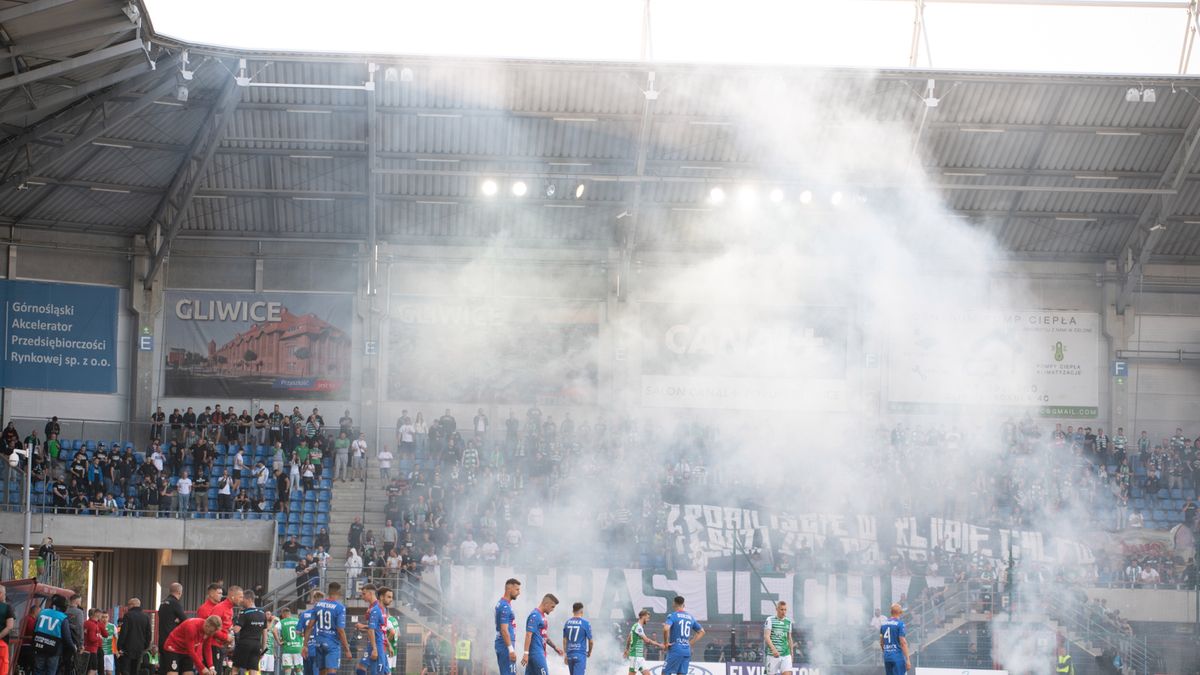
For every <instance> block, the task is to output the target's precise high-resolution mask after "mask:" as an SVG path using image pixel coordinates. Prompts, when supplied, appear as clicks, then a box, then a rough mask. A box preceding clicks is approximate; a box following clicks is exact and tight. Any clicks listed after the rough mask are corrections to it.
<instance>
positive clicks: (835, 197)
mask: <svg viewBox="0 0 1200 675" xmlns="http://www.w3.org/2000/svg"><path fill="white" fill-rule="evenodd" d="M843 198H844V195H842V193H841V192H840V191H838V192H834V193H833V194H831V195H829V203H830V204H833V205H834V206H840V205H841V203H842V199H843Z"/></svg>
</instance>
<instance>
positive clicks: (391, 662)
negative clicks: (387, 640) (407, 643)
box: [387, 654, 396, 672]
mask: <svg viewBox="0 0 1200 675" xmlns="http://www.w3.org/2000/svg"><path fill="white" fill-rule="evenodd" d="M387 661H388V670H391V671H393V672H394V671H395V670H396V655H395V654H392V655H391V656H389V657H387Z"/></svg>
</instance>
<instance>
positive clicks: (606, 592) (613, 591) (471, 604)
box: [442, 565, 946, 635]
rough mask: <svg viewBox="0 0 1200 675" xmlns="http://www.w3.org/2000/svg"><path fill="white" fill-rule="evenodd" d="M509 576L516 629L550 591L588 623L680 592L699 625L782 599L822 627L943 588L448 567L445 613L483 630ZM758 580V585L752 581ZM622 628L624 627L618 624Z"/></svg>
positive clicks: (734, 575)
mask: <svg viewBox="0 0 1200 675" xmlns="http://www.w3.org/2000/svg"><path fill="white" fill-rule="evenodd" d="M510 577H513V578H516V579H518V580H520V581H521V597H520V599H519V600H518V601H517V602H516V603H514V605H515V606H514V610H515V612H516V616H517V618H518V625H524V618H525V616H526V615H528V614H529V612H530V611H532V610H533V608H534V606H535V605H537V603H538V601H539V600H540V599H541V598H542V596H543V595H545V594H546V593H554V594H555V595H556V596H557V597H559V598H560V599H561V600H562V601H563V603H566V604H567V605H568V606H569V605H570V603H573V602H577V601H578V602H582V603H583V604H584V605H586V606H587V608H588V610H587V612H588V617H590V618H591V619H592V621H593V622H597V621H604V622H608V621H619V622H632V621H633V620H634V619H635V618H636V617H637V613H638V612H639V611H641V610H642V609H649V610H650V611H651V612H653V613H654V620H655V621H658V622H661V620H662V617H663V616H665V615H666V614H667V613H668V612H670V611H671V610H670V609H668V607H670V602H671V599H672V598H674V597H675V596H676V595H682V596H683V597H684V598H685V599H686V600H687V608H688V611H689V612H691V613H692V614H693V615H694V616H695V617H696V618H697V619H698V620H700V621H702V622H705V621H707V622H715V623H734V622H741V621H764V620H766V618H767V617H768V616H773V615H774V614H775V603H776V602H777V601H779V600H786V601H788V603H789V604H790V605H791V607H792V612H793V616H795V617H796V619H797V620H799V621H812V622H815V623H822V624H828V625H858V626H865V625H867V621H868V620H869V619H870V617H871V613H872V610H873V608H878V607H886V606H888V605H890V604H891V603H893V602H897V601H899V600H900V598H901V596H907V597H916V596H917V594H919V593H920V592H921V591H923V590H924V589H925V588H926V587H929V586H933V587H938V586H944V585H945V583H946V581H945V579H944V578H943V577H926V576H891V575H884V576H867V575H863V574H835V573H828V572H814V573H811V574H801V573H786V574H785V573H781V572H768V573H761V574H752V573H751V572H749V571H745V572H716V571H712V570H709V571H696V570H674V571H663V570H643V569H598V568H577V567H572V568H570V569H567V568H551V569H547V568H544V567H541V568H521V567H502V566H497V567H481V566H471V567H464V566H461V565H453V566H451V567H450V569H449V572H448V578H446V579H445V580H444V582H443V586H442V587H443V592H444V593H445V594H446V596H448V599H449V603H450V604H449V605H448V606H449V607H451V608H452V609H451V611H452V612H455V613H459V614H461V615H466V616H477V617H480V618H481V624H482V625H484V626H487V625H489V624H490V621H489V620H490V619H491V617H492V608H493V607H494V606H495V604H496V598H497V597H499V595H500V593H501V592H502V591H503V590H504V581H505V580H506V579H508V578H510ZM760 577H761V580H762V583H759V578H760ZM566 616H569V613H567V614H566V615H565V616H564V615H562V614H558V613H556V614H554V615H552V616H551V621H552V623H553V624H554V625H555V626H558V629H557V633H556V632H555V629H554V627H553V626H552V628H551V635H555V634H561V630H562V629H561V625H562V621H563V620H565V619H566ZM625 625H626V627H628V623H625Z"/></svg>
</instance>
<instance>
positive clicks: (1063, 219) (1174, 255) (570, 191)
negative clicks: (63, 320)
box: [0, 0, 1200, 268]
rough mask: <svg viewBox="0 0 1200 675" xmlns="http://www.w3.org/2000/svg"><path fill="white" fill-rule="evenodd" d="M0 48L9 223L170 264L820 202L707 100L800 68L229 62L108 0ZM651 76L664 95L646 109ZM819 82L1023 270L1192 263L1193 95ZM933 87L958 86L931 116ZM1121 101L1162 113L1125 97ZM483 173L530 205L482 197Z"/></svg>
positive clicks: (1199, 180) (1188, 85)
mask: <svg viewBox="0 0 1200 675" xmlns="http://www.w3.org/2000/svg"><path fill="white" fill-rule="evenodd" d="M0 28H2V30H0V40H2V42H0V50H2V51H3V52H4V56H5V57H7V58H3V59H0V125H2V126H0V138H2V139H3V140H2V141H0V166H3V167H4V168H3V171H4V173H3V174H0V224H4V225H16V226H21V227H30V228H48V229H51V230H60V231H87V232H98V233H105V234H113V235H121V236H133V235H141V234H145V235H147V238H148V240H150V241H151V242H159V243H160V246H159V247H158V254H159V257H160V258H162V257H163V256H165V255H166V253H167V251H168V250H169V244H170V242H171V240H172V239H173V238H174V237H175V236H176V235H179V234H185V235H189V236H238V237H243V236H245V237H256V238H258V237H264V236H266V237H287V238H297V239H339V240H355V239H357V240H362V241H364V242H366V241H370V240H371V239H372V236H373V235H374V236H375V237H377V238H378V239H379V240H385V241H396V242H420V243H429V244H435V243H475V242H480V241H484V240H487V239H489V238H491V237H494V236H496V235H497V234H498V233H504V234H505V236H506V237H507V238H508V240H509V241H511V242H513V243H514V244H528V245H537V246H547V245H551V246H568V247H594V248H605V247H609V246H613V245H618V243H626V244H631V245H633V246H637V247H658V248H688V247H691V246H698V245H702V244H703V242H702V241H699V240H698V238H697V237H696V236H695V226H696V223H697V222H698V221H700V220H704V219H712V218H719V217H720V214H719V213H715V214H714V213H713V212H711V211H710V212H705V211H704V210H703V208H698V207H703V205H704V200H705V197H706V196H707V195H708V193H709V190H710V189H711V188H712V186H713V185H715V184H724V185H726V186H731V185H736V184H738V183H739V182H746V181H751V182H759V183H761V184H763V185H764V186H768V185H769V186H775V185H779V186H783V187H784V188H787V189H788V190H791V191H799V190H800V189H807V187H812V188H813V189H820V188H821V187H822V185H821V182H820V177H814V176H811V175H808V174H806V173H805V167H803V166H781V165H764V164H762V163H761V159H760V155H759V154H758V153H757V152H756V151H755V150H756V147H761V145H760V144H761V142H762V139H761V138H756V136H755V134H754V132H753V131H754V130H751V129H744V128H741V127H740V126H739V119H738V118H737V116H736V115H734V114H733V106H732V104H731V102H730V101H728V100H727V97H725V96H722V95H721V93H720V92H721V87H722V85H723V84H724V83H728V82H731V81H737V82H741V83H744V82H748V81H749V82H753V81H757V80H761V81H763V82H768V81H778V80H779V79H780V78H783V79H785V80H786V79H787V78H790V77H793V76H797V77H798V76H799V75H798V73H799V72H800V71H799V70H798V69H771V68H765V67H712V66H703V67H701V66H689V65H661V64H655V65H654V66H653V67H650V66H647V65H646V64H636V63H577V62H547V61H539V62H534V61H482V60H454V59H446V58H437V59H431V58H420V57H413V58H409V57H404V58H401V57H396V56H379V57H377V58H374V57H364V56H362V55H355V56H337V55H328V54H324V55H322V54H269V53H253V52H232V51H229V50H222V49H217V48H207V47H202V46H196V45H191V46H189V45H182V44H178V43H176V42H174V41H172V40H170V39H167V38H164V37H161V36H156V35H155V34H154V32H153V30H152V27H151V26H150V23H149V21H148V18H147V17H146V16H145V13H144V9H143V8H142V6H141V5H140V4H136V3H134V4H126V3H124V2H120V1H117V0H29V1H26V2H17V1H15V0H0ZM185 50H186V58H187V62H186V65H185V64H184V61H183V59H184V57H185ZM240 58H241V59H245V63H244V71H243V70H242V69H241V64H240V63H239V59H240ZM370 61H374V62H375V63H377V64H378V65H379V68H380V70H379V72H377V73H375V84H376V86H375V89H374V91H373V92H370V93H369V92H368V91H367V90H366V89H367V88H366V87H365V86H364V83H365V82H366V81H367V80H368V79H369V77H370V76H369V74H368V65H367V64H368V62H370ZM181 70H186V71H188V72H189V73H194V75H193V76H192V79H186V77H185V75H184V74H183V73H181ZM650 70H653V71H655V73H656V78H657V82H658V83H660V86H659V90H660V91H661V92H662V93H661V95H660V96H659V97H658V98H657V100H654V101H652V102H650V103H649V104H648V103H647V99H646V97H645V96H644V95H643V90H645V89H646V87H647V74H648V72H649V71H650ZM241 74H244V75H245V77H248V78H250V83H251V86H238V84H237V83H236V76H238V75H241ZM811 76H812V75H811V72H809V73H806V74H805V75H804V77H811ZM821 77H822V78H825V79H827V80H830V81H833V82H837V83H844V86H843V87H841V89H840V90H841V91H844V92H845V96H846V97H847V98H848V100H849V99H853V101H851V102H854V103H855V104H857V105H860V106H861V105H864V104H866V105H867V106H868V107H869V109H870V110H871V111H872V112H871V114H872V115H875V116H877V117H878V118H879V119H880V120H884V121H886V122H890V123H896V124H899V125H904V126H905V127H907V128H908V129H909V130H910V133H913V134H918V129H920V131H919V138H920V146H921V153H920V154H921V156H922V162H923V163H924V165H925V169H926V173H927V174H928V176H929V177H930V180H931V182H933V183H934V184H936V186H937V189H938V190H939V191H940V192H941V194H942V195H943V196H944V199H945V202H946V203H947V205H948V206H949V207H950V208H951V209H953V210H954V211H956V212H957V213H959V214H961V215H962V216H964V217H965V218H966V219H967V220H968V222H971V223H973V224H975V226H977V227H980V228H983V229H985V230H987V231H989V232H991V233H993V234H994V236H995V237H996V238H997V239H998V240H999V241H1000V242H1001V243H1002V244H1003V245H1004V246H1005V247H1006V248H1007V249H1008V250H1009V251H1011V252H1012V253H1013V255H1015V256H1018V257H1052V258H1055V259H1065V260H1104V259H1121V260H1124V261H1126V264H1127V265H1136V266H1137V267H1138V268H1140V267H1141V266H1142V265H1144V264H1145V263H1146V262H1150V261H1177V260H1188V261H1195V260H1196V259H1197V258H1198V257H1200V173H1198V172H1197V163H1198V162H1200V158H1198V157H1197V153H1196V152H1194V151H1195V149H1196V145H1197V142H1198V141H1200V97H1198V96H1197V93H1200V81H1198V80H1197V79H1195V78H1190V77H1186V76H1179V77H1174V78H1161V77H1160V78H1153V77H1130V76H1098V75H1097V76H1080V75H1071V76H1066V75H1044V74H1038V75H1031V74H1015V73H976V72H946V71H937V72H930V71H919V70H891V71H883V72H873V73H866V72H862V71H853V70H824V71H821ZM929 79H934V80H936V82H937V87H938V90H939V91H946V90H948V89H952V90H953V95H942V100H941V101H940V103H939V104H938V105H937V107H934V108H927V107H926V103H925V102H924V101H923V100H922V94H921V92H923V91H924V90H925V87H926V82H927V80H929ZM281 84H283V85H289V86H274V85H281ZM263 85H272V86H263ZM180 86H184V87H186V90H187V91H186V96H184V92H182V91H180V90H179V87H180ZM683 87H686V88H687V90H688V91H689V92H692V94H691V95H689V96H686V97H677V96H672V95H671V90H672V88H683ZM1131 88H1133V89H1136V90H1137V94H1138V96H1139V97H1140V96H1144V94H1142V93H1141V92H1142V91H1143V90H1148V89H1153V90H1154V91H1155V95H1154V96H1155V98H1156V101H1155V102H1153V103H1147V102H1143V101H1140V100H1139V101H1136V102H1131V101H1128V100H1127V97H1128V96H1131V92H1130V91H1129V90H1130V89H1131ZM1173 92H1174V93H1173ZM184 98H186V100H181V99H184ZM372 110H373V112H371V111H372ZM368 119H373V120H374V121H375V124H374V125H371V124H368V123H367V121H368ZM372 166H373V167H374V170H373V171H369V167H372ZM368 175H370V176H371V177H370V178H368ZM487 179H495V180H498V181H501V183H502V185H503V184H505V183H506V182H507V181H510V180H517V179H521V180H524V181H526V182H527V183H528V184H529V186H530V194H529V195H528V196H527V197H525V198H523V199H521V200H513V199H508V200H488V199H486V198H484V197H482V196H481V190H480V188H481V185H482V183H483V181H485V180H487ZM580 182H583V183H584V184H585V185H586V191H585V193H584V194H583V197H582V199H578V200H577V199H575V195H574V190H575V186H576V185H577V184H578V183H580ZM548 184H553V185H554V187H555V191H554V194H553V196H547V195H546V191H545V187H546V186H547V185H548ZM845 185H848V186H850V187H849V188H846V189H861V190H865V191H870V190H875V189H890V188H894V187H895V186H886V185H885V186H881V185H878V184H876V183H875V182H874V179H873V178H872V177H870V176H853V175H852V176H850V177H848V178H847V179H846V181H845ZM501 189H503V187H502V188H501ZM830 189H832V188H830ZM838 189H843V188H838ZM372 204H373V205H374V209H373V211H374V214H375V217H374V218H369V217H368V215H369V214H370V213H371V212H372V208H371V207H370V205H372ZM625 212H633V213H636V214H637V216H636V218H637V220H638V224H637V233H638V234H637V239H636V241H633V242H629V241H627V240H626V239H627V237H628V236H629V234H628V232H627V231H626V230H622V229H621V228H622V227H623V225H622V224H621V223H622V219H621V218H620V217H619V216H621V215H622V214H623V213H625ZM1160 225H1161V227H1160ZM160 262H161V260H160Z"/></svg>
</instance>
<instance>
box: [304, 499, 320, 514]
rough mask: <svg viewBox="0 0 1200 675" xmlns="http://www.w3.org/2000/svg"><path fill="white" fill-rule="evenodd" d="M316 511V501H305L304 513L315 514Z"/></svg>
mask: <svg viewBox="0 0 1200 675" xmlns="http://www.w3.org/2000/svg"><path fill="white" fill-rule="evenodd" d="M316 512H317V503H316V502H304V513H305V514H306V515H309V514H313V513H316Z"/></svg>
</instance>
